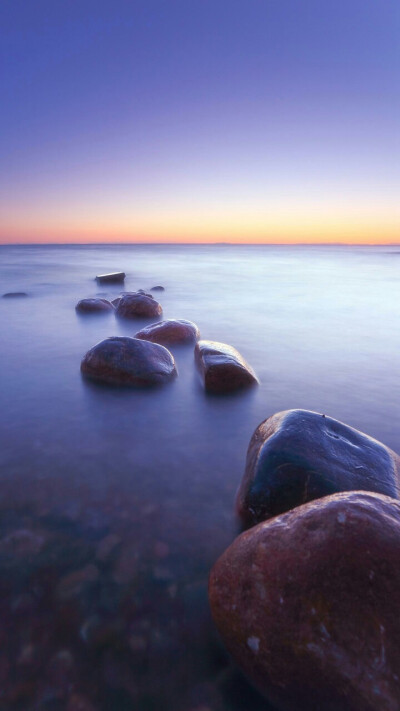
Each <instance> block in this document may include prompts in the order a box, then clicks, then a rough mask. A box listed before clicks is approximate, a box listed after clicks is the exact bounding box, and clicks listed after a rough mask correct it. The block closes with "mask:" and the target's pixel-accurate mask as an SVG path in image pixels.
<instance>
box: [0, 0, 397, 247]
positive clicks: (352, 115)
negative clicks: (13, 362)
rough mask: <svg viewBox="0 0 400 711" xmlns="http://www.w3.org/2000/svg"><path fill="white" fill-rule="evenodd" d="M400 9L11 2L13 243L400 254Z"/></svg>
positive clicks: (0, 47) (0, 135) (164, 1)
mask: <svg viewBox="0 0 400 711" xmlns="http://www.w3.org/2000/svg"><path fill="white" fill-rule="evenodd" d="M399 38H400V3H399V0H240V1H239V0H142V1H139V0H130V1H129V2H128V1H122V0H109V1H107V2H106V1H105V0H75V1H73V0H68V1H67V0H2V1H1V3H0V79H1V110H0V164H1V172H0V242H3V243H10V242H90V241H93V242H101V241H116V242H123V241H154V242H161V241H195V242H198V241H207V242H208V241H210V242H214V241H231V242H235V241H239V242H313V241H316V242H323V241H328V242H338V241H343V242H363V243H369V242H373V243H389V242H400V208H399V202H400V201H399V194H400V151H399V120H400V50H399V45H400V42H399Z"/></svg>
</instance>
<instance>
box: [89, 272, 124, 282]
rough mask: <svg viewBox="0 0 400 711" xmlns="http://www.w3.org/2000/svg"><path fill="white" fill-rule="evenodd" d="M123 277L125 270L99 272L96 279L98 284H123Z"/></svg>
mask: <svg viewBox="0 0 400 711" xmlns="http://www.w3.org/2000/svg"><path fill="white" fill-rule="evenodd" d="M125 277H126V274H125V272H111V273H110V274H99V275H98V276H97V277H96V281H97V282H98V283H99V284H123V282H124V281H125Z"/></svg>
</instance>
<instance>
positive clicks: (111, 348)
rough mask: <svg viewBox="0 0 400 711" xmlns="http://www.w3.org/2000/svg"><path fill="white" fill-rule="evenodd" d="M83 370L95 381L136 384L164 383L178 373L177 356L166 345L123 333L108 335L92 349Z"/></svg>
mask: <svg viewBox="0 0 400 711" xmlns="http://www.w3.org/2000/svg"><path fill="white" fill-rule="evenodd" d="M81 372H82V374H83V375H84V376H85V377H87V378H90V379H91V380H96V381H99V382H102V383H107V384H109V385H119V386H133V387H135V386H136V387H145V386H152V385H163V384H164V383H167V382H169V381H171V380H172V379H173V378H175V376H176V375H177V371H176V367H175V361H174V359H173V356H172V355H171V353H170V352H169V351H168V350H167V349H166V348H164V346H160V345H159V344H157V343H149V342H148V341H141V340H140V339H138V338H128V337H123V336H119V337H118V336H113V337H111V338H106V339H105V340H104V341H101V342H100V343H97V344H96V345H95V346H94V347H93V348H91V349H90V350H89V351H88V352H87V353H86V355H85V357H84V358H83V360H82V363H81Z"/></svg>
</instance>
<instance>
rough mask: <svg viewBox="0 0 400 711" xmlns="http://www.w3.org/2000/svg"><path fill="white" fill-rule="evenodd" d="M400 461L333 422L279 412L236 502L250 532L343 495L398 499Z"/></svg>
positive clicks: (250, 455) (264, 426) (252, 449)
mask: <svg viewBox="0 0 400 711" xmlns="http://www.w3.org/2000/svg"><path fill="white" fill-rule="evenodd" d="M399 476H400V458H399V456H398V455H397V454H396V453H395V452H393V451H392V450H391V449H389V448H388V447H386V446H385V445H384V444H382V443H381V442H378V441H377V440H375V439H373V438H372V437H369V436H368V435H366V434H364V433H362V432H359V431H358V430H355V429H353V428H352V427H349V426H348V425H345V424H344V423H342V422H339V421H338V420H334V419H333V418H332V417H327V416H325V415H321V414H319V413H316V412H310V411H308V410H287V411H285V412H279V413H277V414H275V415H273V416H272V417H269V418H268V419H267V420H265V421H264V422H262V423H261V424H260V425H259V427H258V428H257V429H256V430H255V432H254V434H253V436H252V439H251V441H250V444H249V448H248V452H247V461H246V471H245V474H244V477H243V480H242V482H241V485H240V487H239V491H238V494H237V499H236V507H237V512H238V514H239V516H240V518H241V520H242V522H243V524H244V525H245V526H252V525H254V524H256V523H259V522H260V521H263V520H265V519H267V518H270V517H271V516H275V515H277V514H280V513H283V512H284V511H288V510H289V509H291V508H294V507H295V506H300V505H301V504H304V503H306V502H307V501H312V500H313V499H317V498H320V497H322V496H328V495H329V494H333V493H336V492H340V491H351V490H357V489H361V490H366V491H374V492H377V493H380V494H386V495H388V496H393V497H395V498H397V497H398V493H399Z"/></svg>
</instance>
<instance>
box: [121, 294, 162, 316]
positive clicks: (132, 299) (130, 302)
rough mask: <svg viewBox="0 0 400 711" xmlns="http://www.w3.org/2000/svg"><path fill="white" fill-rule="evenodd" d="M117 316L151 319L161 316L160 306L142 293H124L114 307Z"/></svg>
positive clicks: (151, 297)
mask: <svg viewBox="0 0 400 711" xmlns="http://www.w3.org/2000/svg"><path fill="white" fill-rule="evenodd" d="M116 314H117V316H121V317H123V318H153V317H158V316H161V314H162V307H161V304H159V303H158V301H156V300H155V299H154V298H153V296H151V295H150V294H146V293H145V292H143V291H136V292H132V293H126V294H123V295H122V296H121V299H120V301H119V303H118V304H117V307H116Z"/></svg>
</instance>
